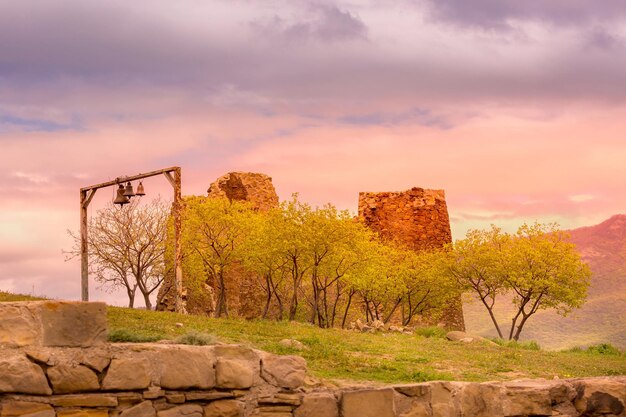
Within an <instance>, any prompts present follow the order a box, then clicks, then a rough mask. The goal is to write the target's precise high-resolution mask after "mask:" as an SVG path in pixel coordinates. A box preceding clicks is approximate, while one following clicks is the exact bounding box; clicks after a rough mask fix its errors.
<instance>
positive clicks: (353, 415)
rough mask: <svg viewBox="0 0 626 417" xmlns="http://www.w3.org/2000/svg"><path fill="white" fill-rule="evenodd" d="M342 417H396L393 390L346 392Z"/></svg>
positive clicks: (343, 398) (342, 404) (343, 399)
mask: <svg viewBox="0 0 626 417" xmlns="http://www.w3.org/2000/svg"><path fill="white" fill-rule="evenodd" d="M341 415H342V417H395V416H396V410H395V406H394V402H393V390H392V389H391V388H385V389H378V390H362V391H350V392H344V393H343V396H342V398H341Z"/></svg>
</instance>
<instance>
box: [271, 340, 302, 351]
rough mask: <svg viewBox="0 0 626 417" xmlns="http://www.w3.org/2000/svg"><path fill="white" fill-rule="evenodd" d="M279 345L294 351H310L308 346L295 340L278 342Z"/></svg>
mask: <svg viewBox="0 0 626 417" xmlns="http://www.w3.org/2000/svg"><path fill="white" fill-rule="evenodd" d="M278 344H279V345H281V346H284V347H287V348H291V349H294V350H309V347H308V346H306V345H305V344H304V343H302V342H300V341H299V340H295V339H283V340H281V341H280V342H278Z"/></svg>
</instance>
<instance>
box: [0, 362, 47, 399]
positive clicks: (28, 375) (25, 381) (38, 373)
mask: <svg viewBox="0 0 626 417" xmlns="http://www.w3.org/2000/svg"><path fill="white" fill-rule="evenodd" d="M4 355H7V356H4ZM2 356H4V357H2ZM0 357H2V358H1V359H0V393H1V392H19V393H22V394H38V395H50V394H52V390H51V389H50V386H49V385H48V380H47V379H46V376H45V374H44V372H43V370H42V369H41V368H40V367H39V366H37V365H35V364H34V363H32V362H31V361H29V360H28V359H27V358H26V356H25V355H23V354H17V355H15V354H13V355H11V354H10V353H8V352H7V353H3V354H0Z"/></svg>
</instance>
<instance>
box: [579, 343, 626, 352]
mask: <svg viewBox="0 0 626 417" xmlns="http://www.w3.org/2000/svg"><path fill="white" fill-rule="evenodd" d="M587 352H589V353H593V354H598V355H621V354H622V352H621V351H620V350H619V349H618V348H616V347H615V346H613V345H611V344H610V343H601V344H599V345H592V346H589V347H588V348H587Z"/></svg>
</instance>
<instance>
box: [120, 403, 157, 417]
mask: <svg viewBox="0 0 626 417" xmlns="http://www.w3.org/2000/svg"><path fill="white" fill-rule="evenodd" d="M120 417H156V410H155V409H154V407H153V406H152V402H151V401H144V402H141V403H139V404H137V405H135V406H133V407H131V408H127V409H126V410H124V411H122V413H121V414H120Z"/></svg>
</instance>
